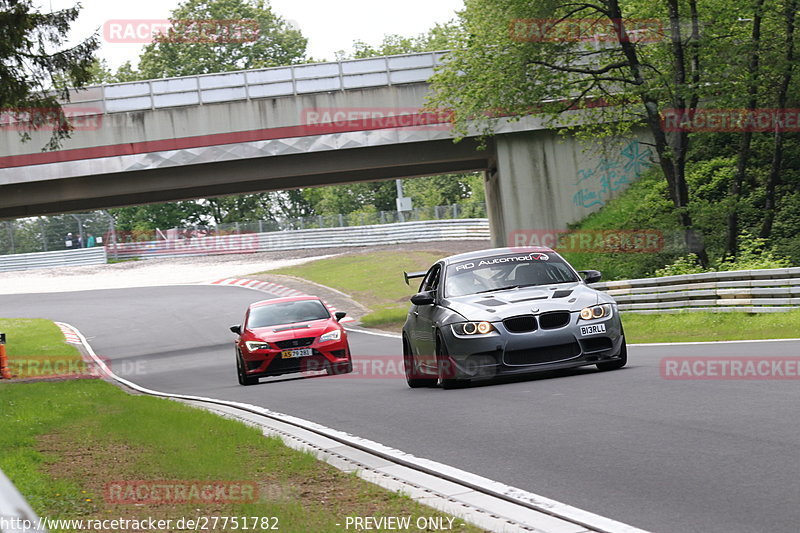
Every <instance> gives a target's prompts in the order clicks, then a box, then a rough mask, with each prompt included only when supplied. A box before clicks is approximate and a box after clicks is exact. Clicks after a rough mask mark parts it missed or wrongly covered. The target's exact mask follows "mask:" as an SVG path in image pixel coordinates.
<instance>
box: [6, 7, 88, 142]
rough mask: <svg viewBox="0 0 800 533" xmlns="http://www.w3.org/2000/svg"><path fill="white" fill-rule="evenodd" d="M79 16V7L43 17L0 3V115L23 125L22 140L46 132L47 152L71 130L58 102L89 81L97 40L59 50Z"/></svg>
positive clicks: (38, 13) (67, 98)
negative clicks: (12, 116) (41, 130)
mask: <svg viewBox="0 0 800 533" xmlns="http://www.w3.org/2000/svg"><path fill="white" fill-rule="evenodd" d="M79 12H80V4H78V5H76V6H75V7H71V8H68V9H62V10H59V11H53V12H51V13H43V12H40V11H37V10H36V9H35V8H34V3H33V2H32V1H31V0H0V80H2V83H0V109H2V110H3V111H4V113H10V114H17V115H18V116H17V118H19V119H21V120H23V122H22V125H23V128H24V130H23V133H22V137H23V140H29V139H30V131H31V130H33V129H38V128H43V127H46V128H48V129H51V130H52V135H51V136H50V140H49V142H48V143H47V145H46V146H45V149H47V150H54V149H56V148H58V147H59V146H60V144H61V141H63V140H64V139H65V138H67V137H68V136H69V134H70V132H71V130H72V126H71V124H70V121H69V119H68V117H66V115H65V114H64V112H63V108H62V107H61V102H68V101H69V99H70V93H69V90H70V88H81V87H84V86H86V85H87V84H88V83H89V82H90V80H91V75H92V66H93V63H94V57H93V55H94V52H95V50H96V49H97V46H98V38H97V35H93V36H91V37H90V38H88V39H86V40H84V41H82V42H80V43H78V44H77V45H75V46H72V47H68V48H65V47H64V44H65V42H66V41H67V37H68V34H69V31H70V25H71V24H72V23H73V22H74V21H75V19H77V18H78V13H79Z"/></svg>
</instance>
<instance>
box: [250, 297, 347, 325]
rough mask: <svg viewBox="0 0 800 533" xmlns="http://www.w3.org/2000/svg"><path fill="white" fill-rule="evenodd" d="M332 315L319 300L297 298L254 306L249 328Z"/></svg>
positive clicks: (319, 318) (308, 320) (317, 318)
mask: <svg viewBox="0 0 800 533" xmlns="http://www.w3.org/2000/svg"><path fill="white" fill-rule="evenodd" d="M330 317H331V314H330V312H329V311H328V308H327V307H325V306H324V305H323V303H322V302H321V301H319V300H297V301H294V302H280V303H274V304H267V305H262V306H259V307H254V308H252V309H251V310H250V317H249V318H248V319H247V327H249V328H266V327H269V326H280V325H283V324H296V323H298V322H310V321H312V320H324V319H328V318H330Z"/></svg>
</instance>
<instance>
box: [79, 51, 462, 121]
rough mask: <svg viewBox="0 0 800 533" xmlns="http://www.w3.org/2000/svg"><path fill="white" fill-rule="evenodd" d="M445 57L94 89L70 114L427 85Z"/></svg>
mask: <svg viewBox="0 0 800 533" xmlns="http://www.w3.org/2000/svg"><path fill="white" fill-rule="evenodd" d="M445 53H446V52H443V51H442V52H423V53H416V54H403V55H394V56H386V57H374V58H367V59H352V60H347V61H337V62H333V63H311V64H300V65H292V66H286V67H272V68H265V69H257V70H241V71H235V72H223V73H219V74H201V75H198V76H183V77H178V78H164V79H158V80H146V81H134V82H125V83H114V84H109V85H99V86H92V87H87V88H85V89H82V90H80V91H73V92H72V93H70V103H69V104H65V105H64V109H65V110H67V112H68V113H69V114H71V115H94V114H102V113H120V112H126V111H144V110H148V109H159V108H165V107H178V106H187V105H203V104H213V103H217V102H230V101H234V100H250V99H253V98H274V97H278V96H293V95H298V94H311V93H319V92H328V91H344V90H348V89H361V88H367V87H381V86H391V85H398V84H404V83H422V82H426V81H428V79H430V77H431V76H433V70H434V68H435V67H436V66H437V65H440V64H441V63H442V57H443V56H444V55H445Z"/></svg>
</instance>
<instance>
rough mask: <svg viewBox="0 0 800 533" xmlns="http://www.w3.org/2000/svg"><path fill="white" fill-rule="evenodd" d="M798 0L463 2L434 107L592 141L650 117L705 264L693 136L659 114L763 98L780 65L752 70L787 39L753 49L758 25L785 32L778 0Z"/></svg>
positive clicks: (773, 57) (677, 203)
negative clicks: (696, 215) (689, 174)
mask: <svg viewBox="0 0 800 533" xmlns="http://www.w3.org/2000/svg"><path fill="white" fill-rule="evenodd" d="M792 3H793V2H792V0H783V1H782V2H770V3H768V4H769V6H770V7H769V8H767V7H765V5H764V4H765V3H764V2H763V0H748V1H746V2H732V1H729V0H707V1H704V2H699V1H698V0H655V1H654V0H598V1H597V2H594V3H590V2H586V3H584V2H577V3H576V2H572V1H571V0H541V1H537V2H529V1H527V0H467V1H466V9H465V10H464V11H463V12H462V13H461V15H460V16H461V22H462V24H463V26H464V30H465V33H464V36H463V37H462V39H461V42H460V45H459V46H457V47H455V49H454V51H453V52H452V53H451V54H449V56H448V62H447V63H446V65H445V66H444V67H443V68H442V69H441V70H440V71H439V72H438V73H437V75H436V76H435V77H434V80H433V82H434V87H435V89H436V92H435V95H434V97H433V98H432V99H431V106H432V107H434V108H443V107H444V108H449V109H452V110H453V111H454V119H455V123H456V125H457V128H458V131H459V132H460V133H462V134H465V133H466V131H467V129H468V127H469V125H470V124H474V123H476V122H478V123H480V124H481V125H482V128H483V131H484V132H485V133H486V134H489V133H490V132H491V131H492V127H493V125H494V123H495V122H496V121H497V120H498V119H499V118H500V117H503V116H523V115H529V114H538V115H540V116H543V117H545V118H547V119H548V120H550V121H552V123H553V124H554V125H555V124H558V125H561V126H568V127H569V128H571V129H572V130H573V131H574V132H577V133H580V134H583V135H585V136H587V137H594V138H597V137H605V136H611V135H629V134H630V133H631V132H632V131H633V129H634V128H635V127H637V126H642V125H643V126H645V127H646V128H647V130H648V132H649V134H650V136H651V137H652V139H653V145H654V147H655V152H656V153H657V155H658V161H657V164H658V165H659V167H660V169H661V172H662V175H663V177H664V179H665V181H666V183H667V185H668V187H667V194H668V195H669V198H670V200H671V201H672V204H673V207H674V212H675V214H676V216H677V218H678V219H679V221H680V224H681V226H682V227H683V228H684V231H685V232H686V241H687V244H688V245H689V246H690V249H691V250H692V251H694V252H695V253H697V254H698V256H699V258H700V260H701V262H703V263H706V262H707V257H706V254H705V250H704V247H703V246H702V238H701V237H702V236H698V235H696V228H695V225H694V222H693V220H692V214H691V208H690V191H689V187H688V184H687V180H686V167H687V163H688V158H689V156H690V153H691V147H692V141H693V140H694V139H695V138H696V137H697V135H696V134H695V133H694V132H692V131H691V130H690V129H687V128H684V127H682V126H681V127H678V128H676V129H674V130H671V129H669V128H665V127H663V122H662V121H663V120H664V119H665V117H667V116H669V115H672V116H678V117H680V118H685V117H692V116H694V115H695V113H696V111H697V110H699V109H702V108H708V107H714V106H719V107H732V106H737V107H745V108H747V107H751V106H752V105H753V101H754V100H755V103H756V104H761V103H766V102H767V101H768V100H764V99H759V98H758V95H759V94H761V91H762V90H763V89H766V88H767V87H769V85H770V83H771V81H770V80H771V79H774V74H776V72H761V71H760V70H759V68H757V67H758V65H756V68H754V67H753V57H754V55H756V56H757V57H758V58H759V59H760V65H767V64H770V65H782V66H784V68H783V70H784V71H785V66H786V65H787V62H786V61H785V60H781V59H780V58H781V54H780V53H776V51H778V52H780V51H781V47H780V46H772V47H764V46H763V43H762V48H759V47H758V46H757V39H756V37H757V36H758V33H757V32H756V31H755V30H756V26H757V25H760V31H761V33H762V34H765V35H767V34H768V35H773V36H774V35H782V34H785V33H786V31H787V30H786V27H785V24H784V23H783V20H784V18H785V16H784V15H783V11H782V6H781V4H785V5H789V4H792ZM794 5H795V9H796V3H794ZM770 41H772V42H773V43H775V42H777V43H780V42H781V40H780V39H778V40H772V39H771V40H770ZM784 47H785V45H784ZM767 58H768V59H767ZM777 70H778V71H781V69H780V68H779V69H777ZM769 101H770V103H773V102H774V100H769ZM743 159H744V162H743V165H744V169H743V173H746V172H747V164H748V161H747V158H746V157H744V158H743ZM739 175H742V172H740V173H739ZM734 208H735V207H734Z"/></svg>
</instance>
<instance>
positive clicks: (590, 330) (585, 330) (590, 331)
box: [581, 324, 606, 335]
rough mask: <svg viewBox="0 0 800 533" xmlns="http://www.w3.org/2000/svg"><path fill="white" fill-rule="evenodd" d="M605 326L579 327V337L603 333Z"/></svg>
mask: <svg viewBox="0 0 800 533" xmlns="http://www.w3.org/2000/svg"><path fill="white" fill-rule="evenodd" d="M605 332H606V325H605V324H592V325H591V326H581V335H597V334H598V333H605Z"/></svg>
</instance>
